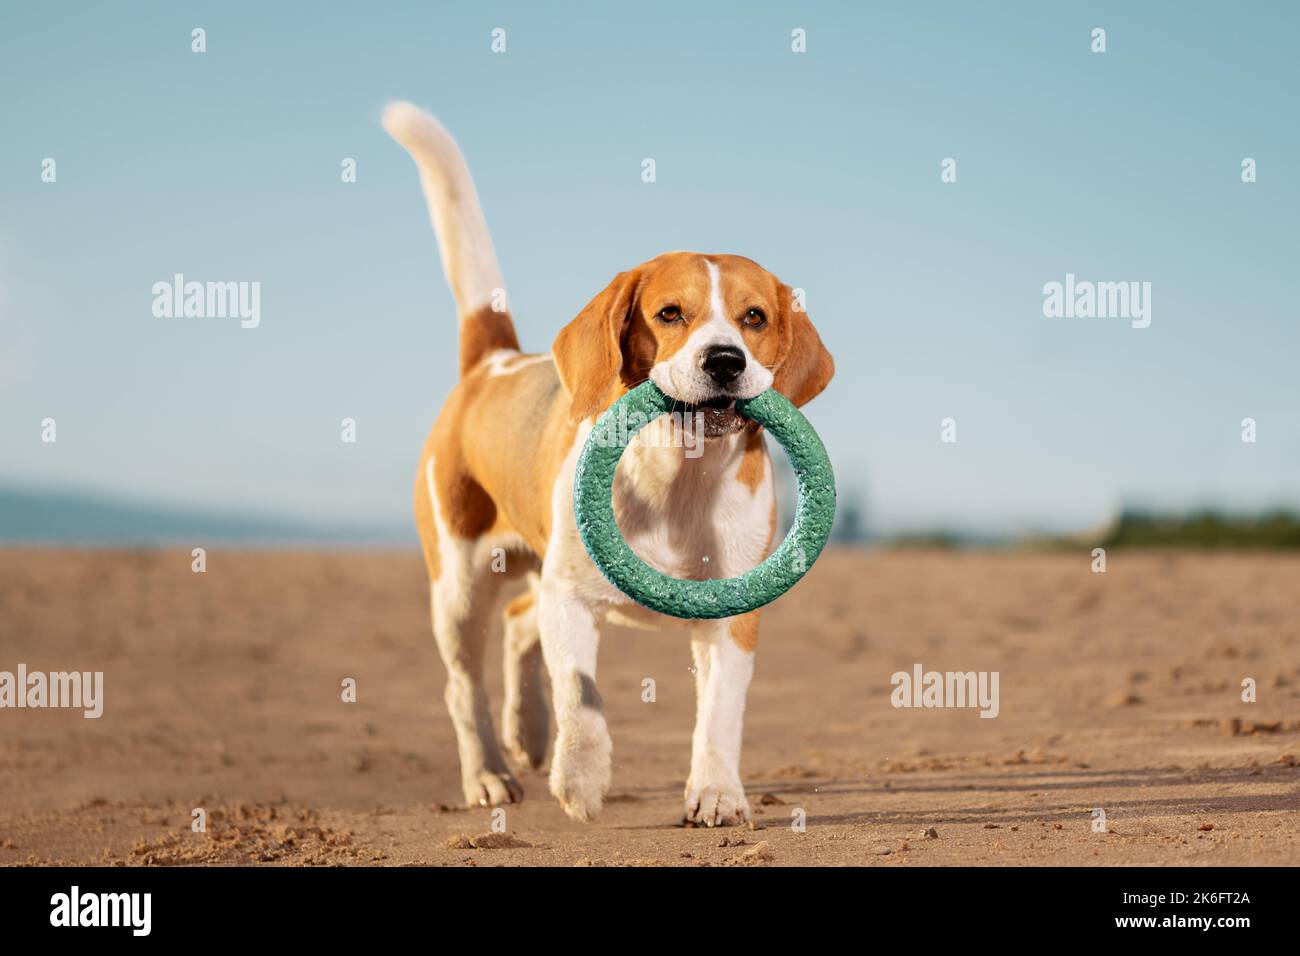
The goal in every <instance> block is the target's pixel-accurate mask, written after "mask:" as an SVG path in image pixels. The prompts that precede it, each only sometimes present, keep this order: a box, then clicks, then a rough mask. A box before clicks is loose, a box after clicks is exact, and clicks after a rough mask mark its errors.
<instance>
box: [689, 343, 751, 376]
mask: <svg viewBox="0 0 1300 956" xmlns="http://www.w3.org/2000/svg"><path fill="white" fill-rule="evenodd" d="M700 368H702V369H704V371H705V372H707V373H708V375H709V378H711V379H713V380H714V381H715V382H717V383H718V384H719V385H730V384H731V383H732V382H734V381H735V380H736V379H737V378H739V377H740V373H741V372H743V371H744V370H745V353H744V352H742V351H740V349H738V348H736V347H735V346H734V345H714V346H712V347H711V348H709V349H706V350H705V352H704V355H703V356H702V357H701V358H700Z"/></svg>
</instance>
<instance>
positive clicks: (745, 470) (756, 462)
mask: <svg viewBox="0 0 1300 956" xmlns="http://www.w3.org/2000/svg"><path fill="white" fill-rule="evenodd" d="M746 428H747V433H746V435H745V451H744V452H743V454H742V455H741V459H740V467H739V468H738V469H737V470H736V480H738V481H739V482H740V483H741V484H742V485H744V486H745V487H746V488H748V489H749V492H750V494H753V493H754V492H756V491H758V486H759V485H760V484H762V483H763V477H764V476H765V475H766V474H767V449H766V448H764V447H763V430H762V429H761V428H759V427H758V426H757V425H755V424H753V423H752V422H751V423H750V424H749V425H748V426H746Z"/></svg>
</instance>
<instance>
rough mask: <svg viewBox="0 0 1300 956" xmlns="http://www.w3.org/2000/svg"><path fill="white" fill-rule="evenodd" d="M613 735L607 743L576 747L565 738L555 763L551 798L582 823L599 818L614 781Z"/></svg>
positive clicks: (553, 762) (606, 736)
mask: <svg viewBox="0 0 1300 956" xmlns="http://www.w3.org/2000/svg"><path fill="white" fill-rule="evenodd" d="M610 749H611V748H610V742H609V734H605V735H604V738H603V740H594V741H589V742H588V743H587V744H586V745H585V746H573V745H571V744H568V743H566V741H565V740H564V739H563V737H561V738H560V739H559V740H557V741H556V742H555V757H554V759H553V760H552V762H551V780H550V782H551V795H552V796H554V797H555V799H556V800H559V801H560V806H562V807H564V812H565V813H567V814H568V815H569V816H570V817H572V818H573V819H575V820H577V821H578V822H580V823H587V822H589V821H591V820H594V819H595V818H596V815H597V814H598V813H600V810H601V807H602V806H604V803H605V794H606V793H607V792H608V791H609V778H610V769H609V768H610Z"/></svg>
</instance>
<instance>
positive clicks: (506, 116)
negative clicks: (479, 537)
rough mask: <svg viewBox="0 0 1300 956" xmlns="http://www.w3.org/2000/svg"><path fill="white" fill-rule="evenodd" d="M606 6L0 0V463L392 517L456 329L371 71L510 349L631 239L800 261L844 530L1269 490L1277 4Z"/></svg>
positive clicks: (1280, 231) (35, 479) (1278, 219)
mask: <svg viewBox="0 0 1300 956" xmlns="http://www.w3.org/2000/svg"><path fill="white" fill-rule="evenodd" d="M620 6H622V5H613V4H597V3H590V4H563V3H558V4H555V3H547V4H536V3H512V4H505V3H499V4H473V5H471V4H455V5H453V4H417V3H410V4H384V3H367V4H351V5H350V4H341V3H340V4H321V5H315V4H280V3H277V4H245V3H222V4H219V5H218V4H210V5H209V4H185V5H180V4H130V5H111V6H110V5H106V4H70V5H66V6H65V7H63V8H61V9H62V10H63V12H62V13H60V14H59V15H55V14H53V13H51V12H50V11H49V9H41V8H38V7H37V6H36V5H31V4H25V5H22V6H17V5H7V6H6V7H5V9H4V12H3V13H0V88H2V89H4V91H5V93H4V94H3V97H0V120H3V125H2V127H0V128H3V129H4V131H5V144H4V149H3V150H0V482H3V483H8V484H21V485H29V486H31V485H39V486H43V487H53V488H69V489H82V490H93V491H96V492H101V493H107V494H112V495H119V496H123V497H127V498H130V499H133V500H135V501H144V502H154V503H158V504H166V505H179V506H182V507H184V506H190V505H193V506H203V507H205V508H215V509H219V510H224V511H251V512H262V513H267V514H272V515H276V516H280V517H292V518H295V519H299V518H301V519H305V520H310V521H314V522H321V523H326V524H328V523H332V522H342V523H353V522H372V523H376V524H383V525H400V524H403V523H408V522H409V518H408V515H409V507H410V506H409V501H410V487H411V484H412V481H413V478H414V469H415V462H416V456H417V454H418V450H419V447H420V444H421V442H422V440H423V437H424V434H425V432H426V430H427V428H428V426H429V424H430V422H431V421H432V419H433V416H434V414H435V413H436V410H437V409H438V407H439V405H440V403H441V401H442V399H443V397H444V396H445V395H446V393H447V391H448V389H449V388H450V387H451V385H452V383H453V382H454V379H455V355H456V348H455V319H454V310H453V305H452V300H451V296H450V293H449V292H448V290H447V288H446V285H445V283H444V281H443V279H442V276H441V273H440V269H439V266H438V261H437V255H436V250H435V246H434V240H433V237H432V233H431V231H430V228H429V224H428V218H427V215H426V212H425V209H424V206H423V199H422V197H421V195H420V192H419V188H418V182H417V177H416V172H415V168H414V166H413V164H412V163H411V161H410V159H409V158H408V157H407V156H406V154H405V153H404V152H402V150H401V149H400V148H399V147H398V146H397V145H396V144H394V143H392V142H391V141H390V140H389V139H388V138H387V137H386V136H385V134H384V133H383V132H382V130H381V129H380V127H379V123H378V117H379V112H380V110H381V108H382V106H383V104H384V103H385V102H386V101H388V100H390V99H410V100H413V101H414V102H416V103H418V104H420V105H422V106H425V107H427V108H429V109H430V110H431V111H433V112H434V113H436V114H437V115H438V116H440V118H442V120H443V121H444V122H445V123H446V124H447V126H448V127H449V128H450V129H451V130H452V131H453V133H455V134H456V135H457V137H458V138H459V139H460V141H461V144H462V147H463V149H464V150H465V152H466V154H467V156H468V158H469V161H470V166H471V168H472V170H473V172H474V175H475V178H476V180H477V183H478V188H479V192H480V195H481V196H482V198H483V203H484V207H485V209H486V212H487V216H488V220H489V224H490V226H491V228H492V231H493V234H494V237H495V241H496V245H497V250H498V254H499V256H500V258H501V261H502V265H503V268H504V272H505V275H506V281H507V284H508V286H509V289H510V294H511V301H512V306H513V308H514V312H515V317H516V322H517V324H518V326H519V331H520V336H521V339H522V340H523V342H524V344H525V346H526V347H528V348H531V349H536V350H544V349H546V348H548V347H549V345H550V342H551V340H552V339H553V337H554V335H555V333H556V332H557V331H558V330H559V328H560V327H561V326H562V325H563V324H564V323H565V322H567V321H568V320H569V318H571V317H572V316H573V315H574V314H575V313H576V312H577V311H578V310H579V309H580V308H581V306H582V305H583V304H584V303H585V302H586V301H587V300H588V299H589V298H590V297H591V296H592V295H593V294H594V293H595V292H597V291H599V289H601V288H602V287H603V286H604V285H605V284H606V282H608V280H609V279H610V278H611V277H612V276H613V275H614V274H615V273H616V272H618V271H620V270H622V269H625V268H627V267H629V266H631V265H633V264H635V263H637V262H640V261H642V260H644V259H647V258H650V257H651V256H654V255H656V254H657V253H659V252H662V251H665V250H669V249H679V248H691V249H698V250H702V251H712V252H735V253H740V254H743V255H747V256H750V257H752V258H754V259H756V260H757V261H759V262H760V263H762V264H764V265H765V266H767V267H768V268H769V269H771V270H772V271H774V272H775V273H777V274H778V275H779V276H781V277H782V279H784V280H785V281H787V282H790V283H791V284H793V285H796V286H799V287H802V288H804V289H806V290H807V296H808V310H809V312H810V314H811V315H812V317H813V319H814V321H815V322H816V323H817V325H818V327H819V329H820V330H821V332H822V335H823V338H824V339H825V340H826V342H827V343H828V345H829V346H830V348H831V349H832V351H833V352H834V354H835V356H836V359H837V362H838V369H839V371H838V375H837V377H836V379H835V380H834V382H833V383H832V385H831V387H830V389H829V390H828V391H827V392H826V393H825V394H824V395H823V396H822V397H821V398H819V399H818V400H817V401H816V402H815V403H813V404H812V405H810V406H809V407H808V408H807V412H808V414H809V416H810V418H811V419H812V421H813V422H814V424H815V425H816V426H817V428H818V430H819V431H820V432H821V433H822V435H823V437H824V438H825V439H826V442H827V445H828V447H829V449H830V451H831V455H832V459H833V461H834V462H835V464H836V467H837V474H838V475H839V479H840V483H841V485H842V486H843V487H845V488H849V487H857V488H859V489H861V491H862V492H863V494H864V496H865V501H866V507H867V514H868V521H869V524H870V525H871V526H872V527H874V528H876V529H878V530H897V529H906V528H919V527H928V526H935V525H947V526H953V527H956V528H962V529H970V530H983V531H989V530H997V531H1009V530H1010V531H1014V530H1023V529H1027V528H1043V529H1048V528H1050V529H1068V528H1083V527H1087V526H1090V525H1094V524H1096V523H1098V522H1100V521H1102V520H1104V519H1105V518H1106V517H1107V516H1108V515H1109V514H1110V513H1111V511H1112V510H1113V509H1114V508H1115V507H1116V506H1117V505H1118V504H1119V503H1120V502H1121V501H1131V500H1135V501H1141V502H1146V503H1150V504H1155V505H1160V506H1165V507H1172V508H1179V507H1185V506H1190V505H1195V504H1200V503H1215V504H1223V505H1227V506H1230V507H1234V508H1243V509H1251V508H1259V507H1266V506H1271V505H1275V504H1290V505H1293V506H1294V505H1297V504H1300V480H1298V479H1300V384H1298V382H1300V377H1298V376H1297V374H1296V371H1295V369H1296V356H1297V351H1298V350H1297V345H1300V331H1297V328H1298V321H1297V320H1298V319H1300V315H1297V312H1298V311H1300V307H1298V306H1297V296H1296V293H1295V289H1294V282H1295V275H1296V265H1295V256H1296V249H1297V244H1296V239H1295V229H1296V223H1297V220H1298V216H1297V213H1298V212H1300V185H1298V182H1300V130H1298V126H1297V123H1296V122H1295V95H1296V90H1297V89H1298V88H1300V83H1298V82H1297V81H1298V80H1300V67H1298V66H1297V63H1298V62H1300V58H1297V57H1296V55H1295V51H1296V49H1298V48H1300V12H1297V8H1296V7H1295V6H1294V5H1292V4H1288V3H1277V4H1269V3H1264V4H1252V5H1248V6H1244V7H1243V6H1238V5H1233V4H1226V3H1225V4H1221V5H1220V4H1195V5H1184V4H1173V3H1168V4H1161V3H1143V4H1128V3H1115V4H1104V3H1101V4H1099V3H1089V4H1060V3H1052V4H1046V3H1043V4H998V5H996V6H992V5H974V4H967V3H961V4H958V3H953V4H925V5H918V4H908V3H892V4H862V3H809V4H804V3H800V4H795V3H789V4H779V3H766V4H755V3H713V4H707V3H698V2H696V3H661V4H653V5H641V4H637V5H631V4H629V5H625V6H623V8H622V9H620ZM194 27H203V28H204V29H205V30H206V31H207V46H208V52H206V53H204V54H201V55H200V54H194V53H191V52H190V31H191V29H192V28H194ZM495 27H501V28H503V29H505V30H506V36H507V52H506V53H504V54H493V53H492V52H491V50H490V46H489V44H490V33H491V31H492V29H493V28H495ZM795 27H802V28H804V29H806V30H807V36H808V41H807V42H808V52H807V53H805V54H802V55H799V54H794V53H792V52H791V51H790V31H791V30H792V29H793V28H795ZM1094 27H1103V28H1105V29H1106V31H1107V52H1106V53H1104V54H1094V53H1092V52H1091V51H1090V32H1091V30H1092V29H1093V28H1094ZM46 157H52V158H54V159H55V160H56V162H57V173H58V180H57V182H56V183H54V184H47V183H42V182H41V177H40V173H41V162H42V160H43V159H44V158H46ZM345 157H352V158H355V159H356V161H357V169H358V181H357V182H356V183H352V184H344V183H342V182H341V181H340V163H341V162H342V160H343V159H344V158H345ZM644 157H653V158H654V159H655V160H656V164H657V182H655V183H653V184H646V183H643V182H642V181H641V177H640V171H641V161H642V159H643V158H644ZM945 157H953V158H955V159H956V160H957V170H958V178H957V182H956V183H952V184H945V183H941V182H940V176H939V173H940V162H941V161H942V160H943V159H944V158H945ZM1243 157H1252V158H1254V159H1255V160H1256V161H1257V163H1258V182H1256V183H1254V184H1250V185H1246V184H1243V183H1242V182H1241V179H1240V169H1241V161H1242V158H1243ZM177 272H180V273H183V274H184V275H185V276H186V277H187V278H191V279H198V280H202V281H206V280H236V281H239V280H242V281H258V282H260V283H261V313H262V318H261V325H260V326H259V327H258V328H257V329H252V330H242V329H240V328H239V324H238V321H237V320H196V319H188V320H187V319H172V320H168V319H159V318H155V317H154V316H153V314H152V311H151V305H152V294H151V291H150V290H151V287H152V285H153V283H155V282H158V281H161V280H169V279H170V277H171V276H172V275H173V274H174V273H177ZM1067 272H1072V273H1074V274H1075V275H1077V276H1078V277H1080V278H1081V279H1092V280H1099V281H1120V280H1139V281H1149V282H1151V284H1152V323H1151V327H1150V328H1147V329H1133V328H1131V327H1130V326H1129V323H1128V322H1127V321H1124V320H1116V319H1110V320H1105V319H1048V318H1045V317H1044V316H1043V312H1042V302H1043V295H1042V287H1043V285H1044V283H1047V282H1051V281H1062V280H1063V279H1064V277H1065V274H1066V273H1067ZM1247 416H1250V417H1253V418H1255V419H1256V420H1257V422H1258V441H1257V442H1256V443H1254V444H1246V443H1243V442H1242V441H1241V440H1240V431H1241V429H1240V422H1241V419H1242V418H1244V417H1247ZM46 417H52V418H54V419H55V420H56V421H57V428H58V441H57V443H56V444H54V445H50V444H45V443H42V442H41V440H40V432H41V428H40V422H41V420H42V419H44V418H46ZM344 417H352V418H355V419H356V421H357V437H358V440H357V442H356V443H355V444H345V443H343V442H341V441H340V439H339V433H340V419H342V418H344ZM945 417H953V418H955V419H956V421H957V429H958V430H957V435H958V440H957V442H956V443H955V444H945V443H942V442H940V440H939V435H940V421H941V419H943V418H945Z"/></svg>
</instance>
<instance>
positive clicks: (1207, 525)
mask: <svg viewBox="0 0 1300 956" xmlns="http://www.w3.org/2000/svg"><path fill="white" fill-rule="evenodd" d="M1097 544H1098V545H1100V546H1101V547H1103V548H1125V547H1184V548H1185V547H1193V548H1300V515H1296V514H1294V513H1292V512H1289V511H1272V512H1268V513H1267V514H1262V515H1251V516H1245V515H1230V514H1225V513H1223V512H1220V511H1213V510H1204V511H1196V512H1192V513H1190V514H1185V515H1165V514H1158V513H1154V512H1146V511H1139V510H1130V509H1125V511H1124V512H1123V513H1122V514H1121V515H1120V517H1119V520H1118V521H1117V522H1116V523H1115V524H1114V525H1112V526H1111V527H1109V528H1107V529H1106V531H1105V532H1103V534H1102V536H1101V538H1100V540H1098V541H1097Z"/></svg>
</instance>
